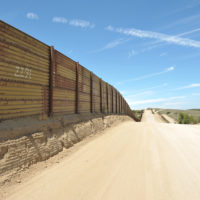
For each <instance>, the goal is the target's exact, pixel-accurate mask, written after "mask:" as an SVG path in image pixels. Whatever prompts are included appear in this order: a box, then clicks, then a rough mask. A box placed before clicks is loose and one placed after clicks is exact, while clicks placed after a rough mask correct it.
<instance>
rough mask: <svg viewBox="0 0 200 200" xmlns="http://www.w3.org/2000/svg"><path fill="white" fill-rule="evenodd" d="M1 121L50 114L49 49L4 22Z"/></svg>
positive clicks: (1, 25)
mask: <svg viewBox="0 0 200 200" xmlns="http://www.w3.org/2000/svg"><path fill="white" fill-rule="evenodd" d="M0 49H1V51H0V102H1V103H0V119H8V118H14V117H23V116H29V115H35V114H37V115H42V116H44V115H47V114H48V106H49V105H48V102H49V101H48V98H49V96H48V92H49V91H48V85H49V60H50V55H49V53H50V52H49V47H48V46H47V45H45V44H43V43H42V42H40V41H38V40H36V39H34V38H32V37H30V36H28V35H27V34H25V33H23V32H21V31H19V30H17V29H15V28H13V27H12V26H10V25H8V24H6V23H4V22H2V21H0Z"/></svg>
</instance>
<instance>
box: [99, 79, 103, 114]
mask: <svg viewBox="0 0 200 200" xmlns="http://www.w3.org/2000/svg"><path fill="white" fill-rule="evenodd" d="M99 84H100V112H101V113H103V105H102V104H103V101H102V80H101V79H100V81H99Z"/></svg>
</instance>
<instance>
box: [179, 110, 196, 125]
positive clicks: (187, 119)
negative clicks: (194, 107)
mask: <svg viewBox="0 0 200 200" xmlns="http://www.w3.org/2000/svg"><path fill="white" fill-rule="evenodd" d="M178 123H179V124H196V123H197V121H196V120H195V119H194V118H193V117H192V116H191V115H188V114H186V113H182V112H181V113H179V116H178Z"/></svg>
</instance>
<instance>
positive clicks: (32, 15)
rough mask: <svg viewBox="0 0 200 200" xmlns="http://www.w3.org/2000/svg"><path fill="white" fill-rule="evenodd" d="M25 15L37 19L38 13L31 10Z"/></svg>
mask: <svg viewBox="0 0 200 200" xmlns="http://www.w3.org/2000/svg"><path fill="white" fill-rule="evenodd" d="M26 17H27V18H28V19H39V17H38V15H37V14H36V13H32V12H29V13H27V14H26Z"/></svg>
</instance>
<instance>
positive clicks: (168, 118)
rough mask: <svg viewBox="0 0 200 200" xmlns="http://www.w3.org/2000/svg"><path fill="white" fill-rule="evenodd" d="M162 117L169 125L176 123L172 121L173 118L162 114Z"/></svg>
mask: <svg viewBox="0 0 200 200" xmlns="http://www.w3.org/2000/svg"><path fill="white" fill-rule="evenodd" d="M163 117H164V118H165V119H166V120H167V121H168V122H169V123H172V124H175V123H176V120H174V119H173V118H171V117H170V116H168V115H166V114H163Z"/></svg>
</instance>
